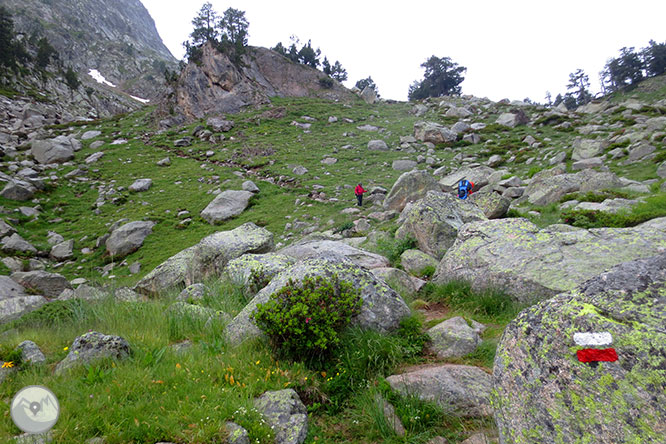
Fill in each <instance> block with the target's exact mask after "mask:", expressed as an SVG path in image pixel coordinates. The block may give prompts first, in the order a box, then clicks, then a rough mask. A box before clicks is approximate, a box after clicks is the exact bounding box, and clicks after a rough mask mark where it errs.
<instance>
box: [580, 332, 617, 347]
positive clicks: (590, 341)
mask: <svg viewBox="0 0 666 444" xmlns="http://www.w3.org/2000/svg"><path fill="white" fill-rule="evenodd" d="M574 342H575V343H576V345H580V346H583V347H590V346H595V345H610V344H612V343H613V336H612V335H611V334H610V333H608V332H605V331H603V332H598V333H592V332H587V333H574Z"/></svg>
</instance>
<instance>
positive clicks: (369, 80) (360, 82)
mask: <svg viewBox="0 0 666 444" xmlns="http://www.w3.org/2000/svg"><path fill="white" fill-rule="evenodd" d="M367 86H369V87H370V88H372V89H374V90H375V94H377V97H379V89H378V88H377V85H376V84H375V81H374V80H372V76H368V77H367V78H365V79H361V80H358V81H357V82H356V84H355V85H354V87H356V88H358V89H359V91H363V90H364V89H365V88H366V87H367Z"/></svg>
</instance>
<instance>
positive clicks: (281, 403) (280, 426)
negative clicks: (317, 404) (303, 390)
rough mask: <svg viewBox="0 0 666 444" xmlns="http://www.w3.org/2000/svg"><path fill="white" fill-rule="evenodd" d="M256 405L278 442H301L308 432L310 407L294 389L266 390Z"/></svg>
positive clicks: (288, 443)
mask: <svg viewBox="0 0 666 444" xmlns="http://www.w3.org/2000/svg"><path fill="white" fill-rule="evenodd" d="M254 405H255V407H256V408H257V410H258V411H259V412H261V414H262V416H263V417H264V419H265V420H266V422H267V423H268V425H269V426H270V427H271V429H273V431H274V433H275V443H276V444H301V443H302V442H303V441H305V438H306V437H307V434H308V409H307V408H306V407H305V405H304V404H303V402H302V401H301V398H299V397H298V394H297V393H296V392H295V391H294V390H293V389H285V390H278V391H274V392H266V393H264V394H263V395H261V396H260V397H258V398H257V399H255V400H254Z"/></svg>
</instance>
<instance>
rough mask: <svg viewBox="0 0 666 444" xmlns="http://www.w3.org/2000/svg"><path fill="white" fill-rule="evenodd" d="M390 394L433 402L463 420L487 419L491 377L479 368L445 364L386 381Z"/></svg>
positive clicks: (392, 377) (489, 411)
mask: <svg viewBox="0 0 666 444" xmlns="http://www.w3.org/2000/svg"><path fill="white" fill-rule="evenodd" d="M386 381H388V383H389V385H390V386H391V388H392V389H393V390H396V391H398V392H399V393H401V394H402V395H405V396H407V395H416V396H418V397H419V398H420V399H422V400H424V401H432V402H435V403H437V404H438V405H439V406H440V407H442V408H443V409H444V410H445V411H446V412H447V413H449V414H453V415H456V416H462V417H473V416H489V415H491V414H492V409H491V406H490V391H491V389H492V379H491V376H490V375H489V374H488V373H486V372H484V371H483V370H481V369H480V368H478V367H471V366H467V365H452V364H444V365H438V366H433V367H424V368H419V369H416V370H413V371H410V372H407V373H403V374H400V375H392V376H389V377H388V378H386Z"/></svg>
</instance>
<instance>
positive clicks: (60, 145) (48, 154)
mask: <svg viewBox="0 0 666 444" xmlns="http://www.w3.org/2000/svg"><path fill="white" fill-rule="evenodd" d="M30 153H31V154H32V156H33V157H34V158H35V160H36V161H37V162H39V163H41V164H49V163H63V162H67V161H68V160H72V159H73V158H74V147H73V146H72V143H71V141H70V139H60V140H57V139H45V140H35V141H34V142H32V148H31V149H30Z"/></svg>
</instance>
